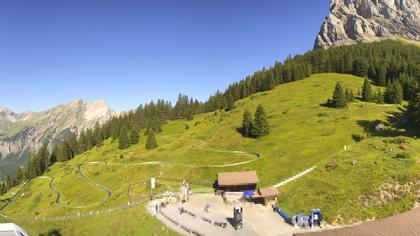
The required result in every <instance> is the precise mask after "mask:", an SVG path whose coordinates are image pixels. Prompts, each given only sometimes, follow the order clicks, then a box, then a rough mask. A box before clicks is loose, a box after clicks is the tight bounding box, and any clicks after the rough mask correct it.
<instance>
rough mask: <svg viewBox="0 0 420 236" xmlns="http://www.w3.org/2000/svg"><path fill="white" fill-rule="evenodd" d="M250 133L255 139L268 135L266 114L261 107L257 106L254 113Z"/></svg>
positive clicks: (268, 128)
mask: <svg viewBox="0 0 420 236" xmlns="http://www.w3.org/2000/svg"><path fill="white" fill-rule="evenodd" d="M251 133H252V135H253V136H254V137H256V138H258V137H261V136H265V135H268V134H269V133H270V127H269V124H268V119H267V114H266V112H265V110H264V107H263V106H261V105H258V107H257V110H256V112H255V115H254V122H253V128H252V130H251Z"/></svg>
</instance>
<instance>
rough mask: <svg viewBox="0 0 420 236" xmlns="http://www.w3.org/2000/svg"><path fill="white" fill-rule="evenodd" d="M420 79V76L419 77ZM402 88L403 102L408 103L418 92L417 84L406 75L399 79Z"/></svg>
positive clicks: (403, 74)
mask: <svg viewBox="0 0 420 236" xmlns="http://www.w3.org/2000/svg"><path fill="white" fill-rule="evenodd" d="M419 78H420V76H419ZM399 81H401V86H402V88H403V94H404V100H407V101H410V100H411V99H413V98H414V97H415V96H416V93H417V90H418V82H417V81H416V80H415V79H413V78H412V77H410V76H408V74H407V73H402V74H401V75H400V77H399Z"/></svg>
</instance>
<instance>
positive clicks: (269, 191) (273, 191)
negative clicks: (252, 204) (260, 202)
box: [256, 188, 279, 197]
mask: <svg viewBox="0 0 420 236" xmlns="http://www.w3.org/2000/svg"><path fill="white" fill-rule="evenodd" d="M256 194H258V195H259V196H260V197H271V196H277V195H279V190H278V189H277V188H262V189H260V191H259V192H257V193H256Z"/></svg>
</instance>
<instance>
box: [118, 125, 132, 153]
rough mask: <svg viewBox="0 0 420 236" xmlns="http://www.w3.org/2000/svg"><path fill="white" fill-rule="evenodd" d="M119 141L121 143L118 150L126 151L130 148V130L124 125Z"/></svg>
mask: <svg viewBox="0 0 420 236" xmlns="http://www.w3.org/2000/svg"><path fill="white" fill-rule="evenodd" d="M118 141H119V143H118V148H119V149H126V148H128V147H130V140H129V139H128V130H127V126H126V125H123V126H122V127H121V131H120V137H119V139H118Z"/></svg>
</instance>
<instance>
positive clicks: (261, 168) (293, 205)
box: [1, 74, 420, 235]
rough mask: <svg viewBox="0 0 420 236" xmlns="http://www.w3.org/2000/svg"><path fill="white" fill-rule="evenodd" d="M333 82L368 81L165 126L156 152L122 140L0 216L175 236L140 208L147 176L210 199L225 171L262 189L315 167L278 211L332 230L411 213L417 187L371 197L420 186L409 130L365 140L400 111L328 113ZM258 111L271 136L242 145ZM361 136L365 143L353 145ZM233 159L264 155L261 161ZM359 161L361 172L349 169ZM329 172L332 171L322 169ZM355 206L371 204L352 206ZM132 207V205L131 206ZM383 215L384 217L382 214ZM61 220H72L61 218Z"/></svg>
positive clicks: (79, 231) (284, 90) (31, 188)
mask: <svg viewBox="0 0 420 236" xmlns="http://www.w3.org/2000/svg"><path fill="white" fill-rule="evenodd" d="M337 81H342V82H343V84H344V86H345V87H347V88H351V89H353V90H354V91H357V90H359V89H360V88H361V86H362V84H363V79H362V78H358V77H355V76H350V75H340V74H318V75H313V76H311V77H310V78H307V79H304V80H300V81H296V82H291V83H288V84H283V85H280V86H278V87H276V88H275V89H273V90H271V91H268V92H263V93H258V94H255V95H252V96H250V97H248V98H246V99H243V100H240V101H238V102H236V104H235V105H236V108H235V109H234V110H233V111H231V112H225V111H221V110H219V111H216V112H212V113H206V114H200V115H197V116H196V117H194V119H193V120H191V121H187V120H177V121H171V122H168V123H167V124H166V125H164V126H163V132H162V133H159V134H157V141H158V144H159V148H158V149H156V150H151V151H150V150H146V149H145V148H144V144H145V142H146V137H145V136H144V135H142V136H141V138H140V143H139V144H138V145H134V146H132V147H130V148H129V149H126V150H119V149H118V142H111V141H110V140H107V141H106V142H105V144H104V146H102V147H100V148H94V149H92V150H90V151H88V152H86V153H83V154H82V155H79V156H77V157H75V158H74V159H72V160H70V161H68V162H66V163H57V164H55V165H53V166H52V167H51V170H50V171H49V172H47V173H46V174H45V176H48V177H51V178H53V179H48V178H37V179H35V180H33V181H32V182H30V183H29V184H28V185H25V187H23V186H22V185H21V186H18V187H16V188H14V189H12V190H11V191H9V193H8V194H6V195H5V196H4V197H3V199H4V198H10V197H12V196H14V195H13V194H12V193H16V192H18V191H19V189H21V188H22V187H23V189H22V191H21V192H19V194H17V195H16V196H17V197H16V199H15V201H13V202H11V203H10V204H8V205H7V206H6V207H5V208H4V209H3V210H2V211H1V214H3V215H5V216H7V217H10V218H6V220H12V221H16V222H17V223H19V224H21V225H23V226H25V227H26V228H27V229H28V230H30V231H31V233H39V232H44V231H46V229H48V228H52V227H56V228H61V229H62V231H63V233H64V234H66V235H87V234H101V235H110V234H114V235H115V234H119V235H123V234H130V235H132V234H141V235H152V234H153V233H155V234H158V235H169V234H172V232H171V231H169V230H168V229H167V228H165V227H164V226H162V225H161V224H160V223H159V222H158V221H157V220H156V219H153V218H152V217H150V216H149V215H148V213H146V211H145V209H144V204H143V203H142V201H145V200H146V201H147V198H145V196H147V195H148V194H149V193H150V192H151V190H150V189H149V188H148V187H147V181H148V180H149V179H150V177H157V183H158V190H157V192H163V191H165V190H170V191H176V190H177V188H178V187H179V183H180V181H181V180H182V179H189V180H190V181H191V182H192V183H193V185H192V190H193V191H209V192H211V191H212V190H211V188H212V184H213V182H214V180H215V179H216V176H217V173H218V172H220V171H233V170H247V169H255V170H257V173H258V175H259V177H260V179H261V184H260V186H262V187H264V186H272V185H274V184H276V183H278V182H280V181H282V180H284V179H287V178H289V177H291V176H294V175H295V174H297V173H300V172H301V171H303V170H305V169H307V168H309V167H311V166H314V165H315V166H317V167H316V168H315V170H314V171H313V172H311V173H309V174H307V175H306V176H305V177H302V178H300V179H298V180H296V181H295V182H291V183H289V184H286V185H284V186H281V187H280V188H279V190H280V196H279V204H280V207H281V208H283V209H287V211H288V213H290V214H295V213H300V212H307V211H308V210H309V209H310V208H318V207H320V208H321V209H323V213H324V215H325V219H326V220H327V221H328V222H334V221H335V220H336V218H337V217H338V218H339V217H342V220H343V221H341V222H349V221H352V220H360V219H364V218H363V217H362V213H364V211H365V210H364V209H368V211H369V212H368V213H369V214H368V217H371V218H373V217H383V216H384V215H387V214H390V213H391V211H390V209H393V211H404V210H407V209H409V208H410V207H412V205H413V203H414V201H415V200H416V199H415V194H414V193H415V189H414V187H413V189H412V190H411V191H413V193H411V192H410V193H407V194H406V195H404V197H401V198H392V199H383V201H381V202H380V205H376V202H375V201H374V199H376V198H375V197H376V196H375V195H374V194H375V191H374V190H375V189H378V188H379V189H381V188H383V186H384V185H386V184H393V183H395V182H397V183H399V184H401V185H403V184H405V183H411V182H412V180H413V179H414V180H415V179H417V178H419V173H420V169H419V168H420V167H419V165H418V164H416V162H418V161H419V160H420V159H419V156H418V153H419V151H420V141H418V140H416V139H413V138H410V137H409V136H407V135H408V134H407V133H404V130H389V131H387V132H386V133H382V134H381V133H377V134H374V135H370V136H368V135H367V133H368V132H369V133H370V132H371V131H370V130H369V129H370V127H371V126H372V125H374V124H375V123H376V122H377V121H376V120H381V121H383V122H384V123H387V122H388V119H389V118H390V117H389V115H390V114H392V113H394V112H397V111H398V106H396V105H378V104H373V103H364V102H355V103H352V104H350V106H349V108H346V109H332V108H327V107H325V106H323V105H322V104H323V103H325V101H326V100H327V98H329V97H331V95H332V92H333V89H334V86H335V84H336V82H337ZM374 89H375V90H377V89H379V88H376V87H375V88H374ZM259 104H262V105H264V107H265V109H266V111H267V113H268V117H269V121H270V124H271V125H270V126H271V130H272V132H271V134H270V135H269V136H266V137H263V138H260V139H249V138H244V137H242V136H241V134H239V133H238V132H237V128H238V127H239V126H240V124H241V122H242V115H243V112H244V110H245V109H249V110H251V111H252V112H254V111H255V109H256V107H257V106H258V105H259ZM355 135H359V136H361V137H363V138H364V139H363V140H362V141H360V142H355V141H354V140H353V138H354V137H355ZM400 135H401V136H407V137H401V139H404V140H407V141H408V143H405V144H404V146H405V149H406V150H405V151H404V152H408V153H409V154H410V155H411V156H412V157H411V158H407V159H396V158H393V157H394V156H395V154H396V153H399V152H402V151H403V150H402V149H400V148H399V146H400V145H401V144H394V143H395V140H394V139H395V138H394V136H400ZM344 145H350V150H351V151H349V152H345V151H343V146H344ZM390 149H392V150H394V151H390ZM235 151H251V152H258V153H260V154H261V157H260V158H257V159H256V158H255V157H254V156H250V155H246V154H244V153H241V152H235ZM354 159H356V160H358V164H356V165H351V161H352V160H354ZM243 162H245V164H238V165H232V164H234V163H243ZM329 164H333V165H335V168H336V169H333V170H329V169H326V168H325V166H326V165H329ZM223 165H226V166H223ZM96 184H98V185H96ZM51 186H52V187H51ZM413 186H416V185H413ZM419 187H420V186H419ZM56 191H58V192H59V193H60V195H59V196H60V198H59V200H57V194H56ZM382 191H383V192H386V189H383V190H382ZM157 192H155V193H157ZM22 193H23V195H22ZM393 194H396V193H393ZM365 199H372V201H371V200H365ZM359 201H362V203H363V204H367V205H366V206H365V207H364V208H360V207H355V206H357V204H358V203H360V202H359ZM127 202H132V203H136V204H134V205H133V206H127ZM137 203H138V205H137ZM360 204H361V203H360ZM360 204H359V205H360ZM379 207H381V209H386V210H384V211H380V210H378V208H379ZM109 209H116V210H112V211H110V210H109ZM96 213H98V214H96ZM79 215H80V217H79ZM64 216H66V217H67V216H68V217H69V218H68V219H67V220H66V221H63V220H58V218H60V217H64ZM35 217H36V218H35ZM19 218H20V219H19ZM22 218H25V219H22ZM44 218H45V219H46V221H44V220H43V219H44ZM115 219H117V220H118V222H117V223H118V224H116V223H115V222H114V220H115ZM81 222H83V224H81ZM341 222H340V223H341ZM117 225H118V227H117ZM138 225H141V226H142V227H138Z"/></svg>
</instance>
